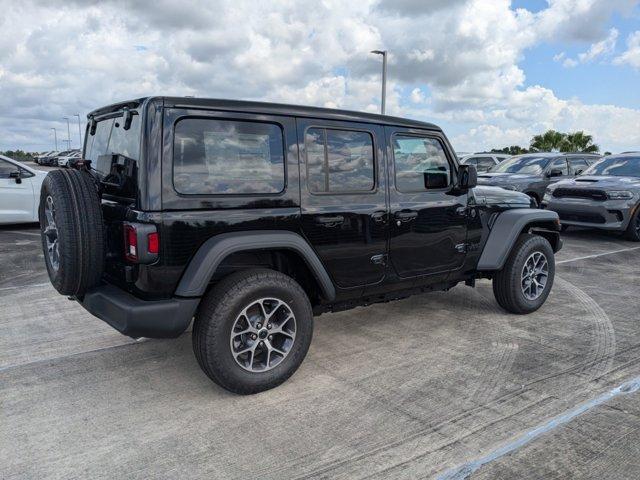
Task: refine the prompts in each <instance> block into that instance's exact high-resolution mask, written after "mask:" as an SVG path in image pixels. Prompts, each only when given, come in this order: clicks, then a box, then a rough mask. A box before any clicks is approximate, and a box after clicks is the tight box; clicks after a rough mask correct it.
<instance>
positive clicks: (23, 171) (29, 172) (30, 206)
mask: <svg viewBox="0 0 640 480" xmlns="http://www.w3.org/2000/svg"><path fill="white" fill-rule="evenodd" d="M46 175H47V172H43V171H40V170H34V169H33V168H31V167H27V166H26V165H23V164H22V163H20V162H18V161H16V160H13V159H11V158H9V157H5V156H4V155H0V224H9V223H29V222H37V221H38V202H39V201H40V186H41V185H42V181H43V180H44V178H45V177H46Z"/></svg>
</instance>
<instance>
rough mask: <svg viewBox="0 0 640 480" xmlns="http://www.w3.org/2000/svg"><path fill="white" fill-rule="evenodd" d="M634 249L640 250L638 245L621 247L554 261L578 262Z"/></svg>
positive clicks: (557, 263)
mask: <svg viewBox="0 0 640 480" xmlns="http://www.w3.org/2000/svg"><path fill="white" fill-rule="evenodd" d="M634 250H640V247H630V248H621V249H620V250H613V251H611V252H604V253H596V254H594V255H585V256H584V257H578V258H570V259H568V260H560V261H559V262H556V265H559V264H561V263H569V262H578V261H580V260H587V259H589V258H598V257H603V256H605V255H613V254H614V253H623V252H632V251H634Z"/></svg>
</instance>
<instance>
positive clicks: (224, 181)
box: [173, 118, 285, 195]
mask: <svg viewBox="0 0 640 480" xmlns="http://www.w3.org/2000/svg"><path fill="white" fill-rule="evenodd" d="M284 173H285V170H284V148H283V141H282V129H281V128H280V127H279V126H277V125H274V124H270V123H258V122H243V121H232V120H217V119H203V118H186V119H183V120H180V121H178V122H177V123H176V126H175V130H174V143H173V185H174V188H175V190H176V191H177V192H178V193H182V194H196V195H212V194H226V195H229V194H272V193H279V192H282V191H283V190H284V182H285V180H284V179H285V175H284Z"/></svg>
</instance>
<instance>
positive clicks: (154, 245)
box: [147, 232, 160, 255]
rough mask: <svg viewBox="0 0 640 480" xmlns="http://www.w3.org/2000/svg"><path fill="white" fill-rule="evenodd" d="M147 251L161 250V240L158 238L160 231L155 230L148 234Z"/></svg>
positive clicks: (156, 251)
mask: <svg viewBox="0 0 640 480" xmlns="http://www.w3.org/2000/svg"><path fill="white" fill-rule="evenodd" d="M147 252H148V253H155V254H156V255H157V254H158V253H159V252H160V241H159V239H158V232H153V233H150V234H149V235H147Z"/></svg>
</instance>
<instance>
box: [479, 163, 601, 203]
mask: <svg viewBox="0 0 640 480" xmlns="http://www.w3.org/2000/svg"><path fill="white" fill-rule="evenodd" d="M600 158H601V157H600V156H599V155H594V154H588V153H546V152H544V153H529V154H525V155H517V156H515V157H511V158H509V159H508V160H505V161H503V162H501V163H500V164H499V165H496V166H495V167H493V168H492V169H491V170H490V171H489V172H486V173H483V174H480V175H478V183H479V184H480V185H493V186H496V187H501V188H504V189H507V190H514V191H518V192H523V193H526V194H527V195H529V196H530V197H531V198H532V199H533V200H534V202H535V204H536V205H539V204H540V201H541V200H542V197H543V196H544V192H545V190H546V188H547V187H548V186H549V185H550V184H552V183H555V182H559V181H560V180H565V179H567V178H572V177H574V176H576V175H579V174H580V173H582V172H583V171H584V170H586V169H587V168H588V167H589V165H591V164H593V163H595V162H596V161H598V160H599V159H600Z"/></svg>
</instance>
